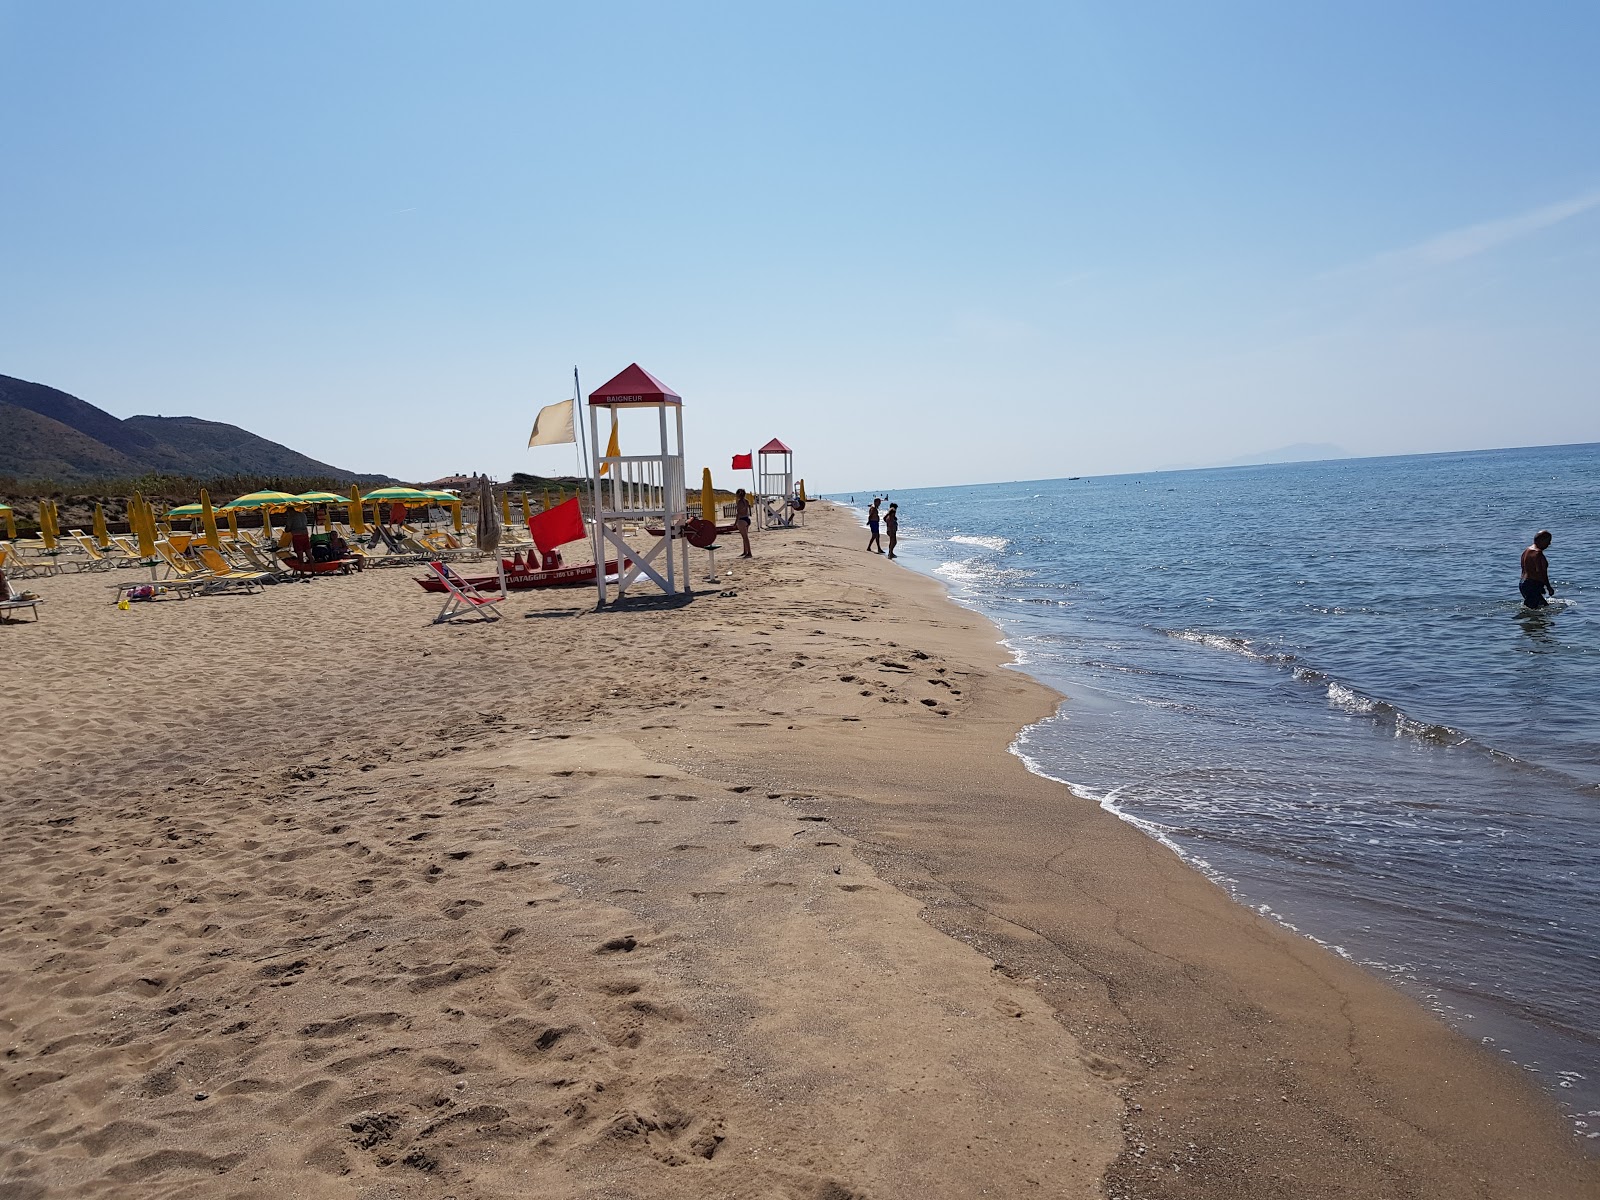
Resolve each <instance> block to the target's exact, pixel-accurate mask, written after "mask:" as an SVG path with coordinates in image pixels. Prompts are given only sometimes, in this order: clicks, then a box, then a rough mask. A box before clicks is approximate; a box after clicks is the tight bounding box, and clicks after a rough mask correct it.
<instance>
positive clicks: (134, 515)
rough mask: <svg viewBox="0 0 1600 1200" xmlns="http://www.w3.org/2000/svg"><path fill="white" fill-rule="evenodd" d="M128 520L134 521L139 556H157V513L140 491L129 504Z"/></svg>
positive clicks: (149, 557)
mask: <svg viewBox="0 0 1600 1200" xmlns="http://www.w3.org/2000/svg"><path fill="white" fill-rule="evenodd" d="M128 520H129V521H130V522H131V523H132V525H133V532H134V536H135V537H136V538H137V539H138V541H139V557H140V558H145V559H153V558H155V556H156V523H155V514H154V513H153V512H152V511H151V510H150V506H149V505H148V504H146V503H145V502H144V497H143V496H142V495H140V494H139V493H138V492H135V493H134V494H133V503H132V504H131V505H129V506H128Z"/></svg>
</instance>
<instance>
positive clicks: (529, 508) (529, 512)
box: [522, 492, 533, 525]
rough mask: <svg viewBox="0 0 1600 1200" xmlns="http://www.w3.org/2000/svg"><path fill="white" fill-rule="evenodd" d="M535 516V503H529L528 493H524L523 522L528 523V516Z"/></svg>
mask: <svg viewBox="0 0 1600 1200" xmlns="http://www.w3.org/2000/svg"><path fill="white" fill-rule="evenodd" d="M531 516H533V505H531V504H529V503H528V493H527V492H523V493H522V523H523V524H524V525H526V524H527V523H528V518H529V517H531Z"/></svg>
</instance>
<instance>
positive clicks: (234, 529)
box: [222, 509, 239, 541]
mask: <svg viewBox="0 0 1600 1200" xmlns="http://www.w3.org/2000/svg"><path fill="white" fill-rule="evenodd" d="M222 515H223V516H225V517H227V518H228V536H229V537H231V538H232V539H233V540H234V541H238V540H239V514H238V513H236V512H234V511H233V510H232V509H229V510H228V511H227V512H225V513H223V514H222Z"/></svg>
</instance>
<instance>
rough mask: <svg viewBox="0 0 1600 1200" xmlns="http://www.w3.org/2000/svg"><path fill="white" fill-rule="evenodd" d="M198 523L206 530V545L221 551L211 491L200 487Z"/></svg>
mask: <svg viewBox="0 0 1600 1200" xmlns="http://www.w3.org/2000/svg"><path fill="white" fill-rule="evenodd" d="M200 525H201V528H203V529H204V530H205V532H206V545H208V546H210V547H211V548H212V549H213V550H217V551H221V549H222V538H221V536H220V535H218V533H217V514H216V513H215V512H214V511H212V508H211V493H210V492H208V491H206V489H205V488H201V489H200Z"/></svg>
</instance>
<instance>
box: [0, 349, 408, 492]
mask: <svg viewBox="0 0 1600 1200" xmlns="http://www.w3.org/2000/svg"><path fill="white" fill-rule="evenodd" d="M143 474H163V475H183V476H191V477H194V478H200V479H205V478H211V477H216V476H223V475H282V476H317V477H323V478H329V479H339V480H345V481H349V482H368V481H380V480H383V479H384V478H385V477H384V476H381V475H361V474H357V473H356V472H354V471H347V470H344V469H343V468H340V467H335V466H330V465H329V464H328V463H325V462H319V461H318V460H317V459H314V458H311V457H309V456H307V455H304V454H301V453H299V452H298V451H295V450H291V449H289V447H287V446H282V445H279V444H278V443H277V442H273V441H268V440H267V439H266V438H264V437H258V436H257V435H256V434H253V433H251V432H249V431H248V430H245V429H240V428H239V427H238V426H237V425H229V424H226V423H225V422H222V421H203V420H201V419H200V418H199V417H148V416H135V417H128V418H127V419H125V420H124V419H122V418H118V417H114V416H112V415H111V414H110V413H108V412H106V411H105V410H104V409H102V408H96V407H95V406H94V405H93V404H90V403H89V402H88V401H86V400H80V399H79V398H78V397H76V396H74V395H72V394H70V393H68V392H63V391H61V390H60V389H59V388H53V387H47V386H46V385H44V384H42V383H30V382H28V381H27V380H25V379H14V378H12V377H11V376H9V375H0V475H9V476H14V477H16V478H19V479H56V480H61V481H63V482H69V481H73V480H85V479H94V478H105V477H108V476H137V475H143Z"/></svg>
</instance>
